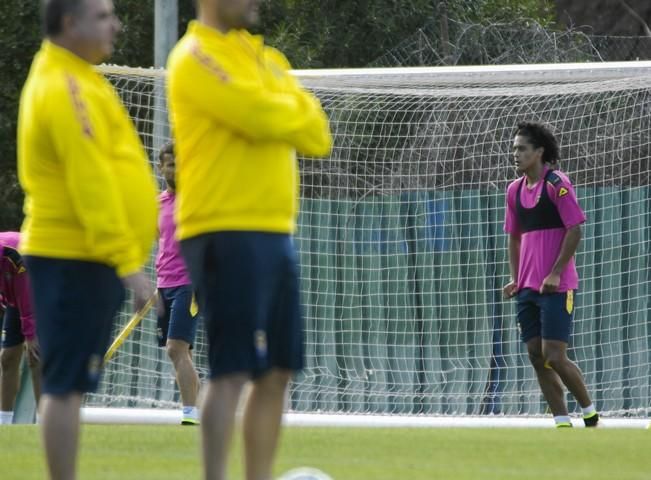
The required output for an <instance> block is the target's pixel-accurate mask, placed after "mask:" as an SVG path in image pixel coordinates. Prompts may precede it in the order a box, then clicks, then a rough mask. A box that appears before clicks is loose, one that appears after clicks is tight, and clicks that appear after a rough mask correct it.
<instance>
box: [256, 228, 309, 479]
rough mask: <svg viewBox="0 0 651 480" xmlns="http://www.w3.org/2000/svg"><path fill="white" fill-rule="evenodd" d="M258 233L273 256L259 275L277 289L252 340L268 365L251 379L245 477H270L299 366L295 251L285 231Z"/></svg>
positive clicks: (266, 251)
mask: <svg viewBox="0 0 651 480" xmlns="http://www.w3.org/2000/svg"><path fill="white" fill-rule="evenodd" d="M260 237H261V240H260V241H261V246H260V253H259V255H261V256H262V258H267V259H268V260H267V262H268V263H271V260H270V259H272V258H273V259H274V260H275V266H273V267H272V268H270V269H269V271H266V272H265V270H266V269H261V271H260V272H259V274H258V277H259V278H262V279H263V280H264V281H265V284H266V286H267V287H266V288H268V289H270V288H272V286H273V287H275V289H274V292H273V297H272V298H271V305H270V307H269V308H268V309H267V311H266V318H267V319H268V320H267V323H266V338H264V339H263V338H259V339H258V340H256V349H257V350H258V355H259V356H260V357H266V362H265V363H266V364H267V366H268V367H270V370H268V371H266V372H265V373H264V374H263V375H261V376H258V377H257V378H256V379H255V380H254V382H253V388H252V390H251V393H250V396H249V399H248V402H247V406H246V411H245V416H244V446H245V459H246V478H247V480H267V479H270V478H272V477H271V475H272V467H273V462H274V457H275V453H276V447H277V444H278V440H279V437H280V429H281V420H282V413H283V407H284V402H285V392H286V389H287V384H288V383H289V380H290V378H291V375H292V373H293V372H295V371H297V370H300V369H301V368H302V367H303V320H302V317H301V308H300V291H299V272H298V256H297V254H296V251H295V249H294V245H293V242H292V240H291V238H290V237H289V236H286V235H285V236H283V235H273V234H262V235H260ZM265 273H266V275H265ZM258 337H260V335H258Z"/></svg>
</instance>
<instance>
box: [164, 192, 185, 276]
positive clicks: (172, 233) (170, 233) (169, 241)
mask: <svg viewBox="0 0 651 480" xmlns="http://www.w3.org/2000/svg"><path fill="white" fill-rule="evenodd" d="M175 199H176V195H175V194H174V193H170V192H168V191H167V190H166V191H164V192H163V193H161V194H160V195H159V197H158V201H159V203H160V214H159V216H158V234H159V239H158V255H157V256H156V273H157V276H158V280H157V286H158V288H172V287H180V286H181V285H190V276H189V275H188V270H187V268H186V266H185V261H184V260H183V256H182V255H181V247H180V245H179V242H178V241H177V240H176V224H175V223H174V203H175Z"/></svg>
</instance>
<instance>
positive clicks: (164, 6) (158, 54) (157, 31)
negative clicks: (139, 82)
mask: <svg viewBox="0 0 651 480" xmlns="http://www.w3.org/2000/svg"><path fill="white" fill-rule="evenodd" d="M154 5H155V6H154V8H155V11H154V66H155V67H157V68H159V67H164V66H165V63H166V62H167V55H168V54H169V53H170V50H172V47H174V44H175V43H176V41H177V40H178V38H179V28H178V23H179V2H178V0H155V4H154Z"/></svg>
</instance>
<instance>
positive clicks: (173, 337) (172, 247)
mask: <svg viewBox="0 0 651 480" xmlns="http://www.w3.org/2000/svg"><path fill="white" fill-rule="evenodd" d="M159 162H160V170H161V173H162V174H163V178H164V179H165V182H166V183H167V189H166V190H165V191H163V192H162V193H161V194H160V196H159V197H158V198H159V202H160V210H159V211H160V213H159V217H158V231H159V240H158V255H157V257H156V273H157V277H158V280H157V287H158V292H159V295H160V299H161V301H162V303H163V305H164V307H165V313H164V315H162V316H159V317H158V343H159V346H161V347H166V348H167V354H168V355H169V357H170V359H171V360H172V363H173V364H174V369H175V371H176V382H177V384H178V386H179V391H180V393H181V400H182V402H183V418H182V421H181V423H182V424H184V425H197V424H198V423H199V414H198V412H197V392H198V389H199V377H198V375H197V371H196V370H195V368H194V364H193V362H192V353H191V350H192V344H193V343H194V338H195V335H196V332H197V320H198V315H197V312H196V303H195V302H194V300H193V291H192V285H191V281H190V277H189V275H188V272H187V269H186V266H185V262H184V260H183V257H182V256H181V250H180V247H179V243H178V241H177V240H176V237H175V234H176V225H175V223H174V203H175V199H176V194H175V191H176V183H175V180H174V173H175V158H174V145H173V144H172V143H168V144H166V145H165V146H164V147H163V148H162V149H161V151H160V154H159Z"/></svg>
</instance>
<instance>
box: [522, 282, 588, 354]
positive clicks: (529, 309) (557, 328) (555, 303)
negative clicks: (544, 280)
mask: <svg viewBox="0 0 651 480" xmlns="http://www.w3.org/2000/svg"><path fill="white" fill-rule="evenodd" d="M575 296H576V295H575V292H574V290H568V291H567V292H561V293H551V294H544V295H542V294H541V293H540V292H537V291H535V290H532V289H530V288H525V289H522V290H520V291H519V292H518V296H517V300H518V301H517V311H518V323H519V326H520V337H521V338H522V341H523V342H525V343H526V342H528V341H529V340H531V339H532V338H535V337H542V338H544V339H547V340H560V341H561V342H565V343H569V342H570V335H571V333H572V319H573V318H574V300H575Z"/></svg>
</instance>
